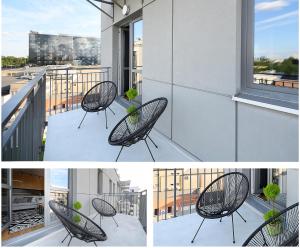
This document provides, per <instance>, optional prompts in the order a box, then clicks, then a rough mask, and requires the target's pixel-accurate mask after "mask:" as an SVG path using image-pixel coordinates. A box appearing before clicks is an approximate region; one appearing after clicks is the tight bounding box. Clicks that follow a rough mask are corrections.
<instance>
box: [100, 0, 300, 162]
mask: <svg viewBox="0 0 300 248" xmlns="http://www.w3.org/2000/svg"><path fill="white" fill-rule="evenodd" d="M241 2H242V1H239V0H233V1H229V2H226V3H225V2H224V3H220V1H218V0H205V1H197V0H190V1H188V2H186V1H181V0H154V1H151V0H148V1H128V2H127V5H129V7H130V9H131V12H130V14H132V13H134V12H135V11H137V10H139V9H140V8H142V12H143V25H144V28H143V44H144V47H143V83H142V99H143V102H146V101H149V100H150V99H153V98H156V97H161V96H164V97H166V98H167V99H168V100H169V103H168V106H167V109H166V111H165V112H164V114H163V116H162V117H161V118H160V119H159V121H158V123H157V124H156V126H155V127H156V129H157V130H158V131H160V132H161V133H163V134H164V135H165V136H167V137H168V138H170V139H171V140H172V141H173V142H175V143H177V144H178V145H180V146H181V147H183V148H185V149H186V150H187V151H189V152H190V153H192V154H193V155H194V156H196V157H197V158H199V159H200V160H202V161H298V147H299V146H298V123H299V121H298V116H297V115H293V114H286V113H283V112H280V111H275V110H269V109H265V108H262V107H258V106H253V105H249V104H244V103H237V102H235V101H233V100H232V97H233V96H234V95H235V94H237V93H239V91H240V89H241V43H242V40H241V28H242V23H241V22H242V21H241V19H242V18H241V17H242V6H241ZM142 3H143V7H142V6H141V4H142ZM121 4H122V3H121ZM216 6H218V7H217V8H216ZM105 8H108V9H109V6H108V5H107V6H105ZM111 10H112V7H111ZM114 16H115V20H114V24H113V21H111V20H109V18H108V17H106V16H105V15H102V44H101V45H102V47H101V50H102V62H103V63H104V64H105V65H106V66H112V67H113V68H112V71H113V74H115V75H116V74H118V73H119V72H118V71H119V70H120V68H119V67H118V63H117V62H116V59H117V58H118V57H117V55H116V54H118V53H119V52H120V48H119V42H118V26H119V23H121V22H122V21H124V20H125V19H126V18H127V19H128V18H130V17H123V16H122V13H121V9H120V8H119V7H117V6H115V7H114ZM122 18H123V19H122ZM113 80H116V76H115V77H113Z"/></svg>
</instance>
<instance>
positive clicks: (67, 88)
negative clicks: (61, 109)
mask: <svg viewBox="0 0 300 248" xmlns="http://www.w3.org/2000/svg"><path fill="white" fill-rule="evenodd" d="M66 77H67V81H66V85H67V87H66V98H67V102H66V104H67V111H69V69H67V75H66Z"/></svg>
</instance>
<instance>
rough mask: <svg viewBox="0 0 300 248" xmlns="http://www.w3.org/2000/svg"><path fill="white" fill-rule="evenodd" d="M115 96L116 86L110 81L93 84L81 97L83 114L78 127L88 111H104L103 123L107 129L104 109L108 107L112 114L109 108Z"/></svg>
mask: <svg viewBox="0 0 300 248" xmlns="http://www.w3.org/2000/svg"><path fill="white" fill-rule="evenodd" d="M116 96H117V87H116V85H115V84H114V83H113V82H111V81H104V82H101V83H99V84H96V85H95V86H93V87H92V88H91V89H90V90H89V91H88V92H87V93H86V94H85V95H84V97H83V99H82V101H81V108H82V109H83V110H84V111H85V114H84V116H83V118H82V120H81V122H80V124H79V126H78V128H80V126H81V124H82V122H83V120H84V119H85V116H86V114H87V113H88V112H97V113H99V111H103V110H104V112H105V124H106V129H107V114H106V109H107V108H108V109H109V110H110V111H111V112H112V113H113V114H114V115H115V113H114V112H113V111H112V109H111V108H110V105H111V104H112V103H113V101H114V100H115V98H116Z"/></svg>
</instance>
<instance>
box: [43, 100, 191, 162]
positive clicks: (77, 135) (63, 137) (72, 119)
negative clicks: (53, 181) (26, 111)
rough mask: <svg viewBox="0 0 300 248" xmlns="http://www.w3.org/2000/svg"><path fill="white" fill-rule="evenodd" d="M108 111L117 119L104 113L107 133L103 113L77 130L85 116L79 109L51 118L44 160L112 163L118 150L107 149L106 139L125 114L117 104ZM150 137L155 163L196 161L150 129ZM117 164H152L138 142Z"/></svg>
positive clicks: (93, 115)
mask: <svg viewBox="0 0 300 248" xmlns="http://www.w3.org/2000/svg"><path fill="white" fill-rule="evenodd" d="M111 108H112V109H113V111H114V112H115V113H116V115H113V114H112V113H111V112H110V111H109V110H108V111H107V116H108V129H106V128H105V115H104V112H100V113H99V115H97V114H96V113H88V114H87V116H86V118H85V120H84V122H83V124H82V126H81V128H80V129H78V128H77V127H78V125H79V123H80V121H81V119H82V117H83V115H84V111H83V110H82V109H76V110H73V111H68V112H65V113H60V114H56V115H53V116H50V117H49V120H48V128H47V138H46V146H45V153H44V160H45V161H106V162H114V161H115V159H116V157H117V155H118V153H119V151H120V147H116V146H111V145H109V144H108V141H107V139H108V136H109V134H110V131H111V130H112V129H113V128H114V126H115V125H116V124H117V123H118V122H119V121H120V120H121V118H122V117H124V116H125V114H126V111H125V109H124V108H123V107H122V106H121V105H119V104H118V103H113V104H112V106H111ZM150 136H151V138H152V139H153V140H154V142H156V144H157V145H158V147H159V148H158V149H156V148H155V147H154V146H153V144H152V143H151V142H148V143H149V146H150V149H151V151H152V153H153V156H154V158H155V160H156V161H157V162H159V161H161V162H172V161H195V158H193V157H192V156H191V155H189V154H188V153H186V152H185V151H184V150H182V149H181V148H180V147H178V146H177V145H176V144H174V143H173V142H171V141H170V140H169V139H167V138H166V137H165V136H163V135H162V134H160V133H159V132H157V131H156V130H154V129H153V130H152V132H151V133H150ZM118 161H138V162H147V161H148V162H152V158H151V155H150V153H149V151H148V150H147V147H146V145H145V143H144V142H139V143H137V144H135V145H132V146H131V147H128V148H126V147H125V148H124V149H123V151H122V153H121V155H120V157H119V160H118Z"/></svg>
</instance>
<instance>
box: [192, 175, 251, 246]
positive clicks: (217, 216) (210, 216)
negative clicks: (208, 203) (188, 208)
mask: <svg viewBox="0 0 300 248" xmlns="http://www.w3.org/2000/svg"><path fill="white" fill-rule="evenodd" d="M231 175H233V176H234V175H239V176H242V177H243V179H245V182H246V186H247V193H245V196H244V197H243V199H242V200H241V201H240V203H239V204H238V205H237V206H235V207H234V208H232V209H224V210H222V211H220V212H219V213H218V214H210V213H208V212H205V210H199V208H198V205H199V202H200V201H201V200H202V198H203V197H205V194H206V192H207V191H208V190H209V189H210V188H211V186H212V185H214V184H215V183H217V182H218V181H219V180H220V179H222V178H224V177H227V176H231ZM240 186H241V185H239V188H238V189H240ZM248 193H249V180H248V178H247V177H246V176H245V175H244V174H243V173H240V172H230V173H226V174H224V175H222V176H220V177H218V178H217V179H215V180H214V181H212V182H211V183H210V184H209V185H208V186H207V187H206V188H205V189H204V190H203V192H202V193H201V194H200V196H199V198H198V200H197V203H196V212H197V214H198V215H200V216H201V217H202V218H203V220H202V222H201V224H200V226H199V228H198V230H197V232H196V234H195V235H194V237H193V239H192V241H191V243H194V241H195V238H196V237H197V234H198V232H199V230H200V228H201V226H202V224H203V222H204V220H205V219H220V222H222V218H223V217H225V216H228V217H229V216H231V223H232V237H233V243H235V235H234V221H233V214H234V212H236V213H237V214H238V215H239V216H240V217H241V219H242V220H243V221H244V222H246V220H245V218H244V217H243V216H242V215H241V214H240V213H239V212H238V211H237V210H238V209H239V208H240V207H241V206H242V204H243V203H244V201H245V200H246V198H247V197H248ZM236 197H237V195H236V196H235V201H236ZM204 213H205V214H204Z"/></svg>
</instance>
